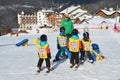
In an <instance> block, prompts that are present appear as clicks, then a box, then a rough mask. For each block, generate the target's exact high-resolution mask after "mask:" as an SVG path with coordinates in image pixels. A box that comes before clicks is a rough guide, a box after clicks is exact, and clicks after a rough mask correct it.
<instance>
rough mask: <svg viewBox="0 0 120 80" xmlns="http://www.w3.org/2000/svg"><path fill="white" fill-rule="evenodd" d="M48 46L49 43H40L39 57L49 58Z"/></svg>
mask: <svg viewBox="0 0 120 80" xmlns="http://www.w3.org/2000/svg"><path fill="white" fill-rule="evenodd" d="M47 47H48V44H46V45H44V46H41V45H40V44H38V57H39V58H43V59H46V58H48V56H47V51H46V48H47Z"/></svg>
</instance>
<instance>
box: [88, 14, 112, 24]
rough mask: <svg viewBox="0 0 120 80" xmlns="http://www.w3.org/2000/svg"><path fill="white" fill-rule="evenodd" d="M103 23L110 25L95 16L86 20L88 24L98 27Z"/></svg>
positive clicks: (103, 19)
mask: <svg viewBox="0 0 120 80" xmlns="http://www.w3.org/2000/svg"><path fill="white" fill-rule="evenodd" d="M103 21H104V22H106V23H107V24H109V23H110V22H109V21H108V20H106V19H105V18H103V17H100V16H96V17H94V18H91V19H89V20H87V22H88V23H89V24H91V25H94V26H98V25H100V24H101V23H102V22H103Z"/></svg>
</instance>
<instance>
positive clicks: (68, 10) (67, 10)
mask: <svg viewBox="0 0 120 80" xmlns="http://www.w3.org/2000/svg"><path fill="white" fill-rule="evenodd" d="M79 7H80V6H70V7H68V8H66V9H64V10H63V11H61V12H60V13H68V14H69V13H71V12H72V11H73V10H75V9H77V8H79Z"/></svg>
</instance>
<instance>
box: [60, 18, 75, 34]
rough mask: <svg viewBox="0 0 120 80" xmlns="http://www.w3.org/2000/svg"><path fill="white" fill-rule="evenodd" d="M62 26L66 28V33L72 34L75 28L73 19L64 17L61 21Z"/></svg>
mask: <svg viewBox="0 0 120 80" xmlns="http://www.w3.org/2000/svg"><path fill="white" fill-rule="evenodd" d="M61 27H64V28H65V33H66V34H71V33H72V31H73V29H74V26H73V23H72V20H70V19H69V20H66V19H64V20H63V21H62V22H61Z"/></svg>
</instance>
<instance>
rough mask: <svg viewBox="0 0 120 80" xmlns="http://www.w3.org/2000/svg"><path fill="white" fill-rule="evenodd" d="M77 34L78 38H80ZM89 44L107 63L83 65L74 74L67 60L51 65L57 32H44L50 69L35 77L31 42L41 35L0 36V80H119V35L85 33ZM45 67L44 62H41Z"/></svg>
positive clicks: (34, 60) (35, 59)
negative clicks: (21, 43)
mask: <svg viewBox="0 0 120 80" xmlns="http://www.w3.org/2000/svg"><path fill="white" fill-rule="evenodd" d="M82 33H83V32H82V31H80V35H79V36H80V38H82ZM89 33H90V38H91V41H92V43H97V44H99V47H100V49H101V51H102V53H103V55H104V56H106V57H107V60H103V61H101V62H95V64H90V63H89V62H85V64H84V65H80V66H79V68H78V70H77V71H74V69H70V68H69V66H70V63H69V60H68V59H67V60H62V61H59V62H58V63H53V62H52V60H53V59H54V56H55V54H56V52H57V48H56V37H57V35H58V32H49V33H46V34H47V36H48V43H49V45H50V49H51V54H52V59H51V64H52V66H53V67H54V70H53V71H51V72H50V73H48V74H46V73H45V72H46V69H44V70H43V71H42V72H41V73H40V74H39V75H35V73H36V70H37V67H36V65H37V62H38V56H37V45H34V44H33V39H37V38H38V37H39V36H40V35H41V34H27V35H25V34H24V35H19V36H18V37H16V36H10V35H4V36H1V37H0V80H120V69H119V68H120V59H119V58H120V52H119V51H120V34H119V33H114V32H113V31H112V30H111V29H108V30H92V31H89ZM25 38H27V39H29V42H28V45H29V46H25V47H22V46H20V47H17V46H15V44H16V43H18V42H19V41H21V40H22V39H25ZM43 66H45V62H44V63H43Z"/></svg>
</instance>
